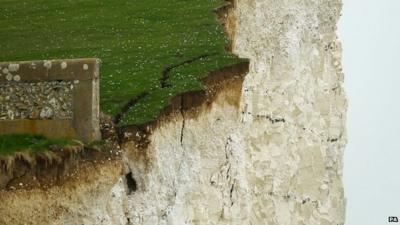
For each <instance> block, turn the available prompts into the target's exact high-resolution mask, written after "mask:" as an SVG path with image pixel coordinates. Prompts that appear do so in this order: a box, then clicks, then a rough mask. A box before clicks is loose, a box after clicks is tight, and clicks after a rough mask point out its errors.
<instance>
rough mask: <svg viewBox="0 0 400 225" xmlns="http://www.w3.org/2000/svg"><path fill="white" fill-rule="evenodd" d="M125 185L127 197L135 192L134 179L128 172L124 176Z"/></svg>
mask: <svg viewBox="0 0 400 225" xmlns="http://www.w3.org/2000/svg"><path fill="white" fill-rule="evenodd" d="M125 179H126V185H127V187H128V195H130V194H132V193H133V192H135V191H136V190H137V183H136V180H135V178H133V174H132V172H129V173H127V174H126V175H125Z"/></svg>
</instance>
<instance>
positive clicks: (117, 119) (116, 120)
mask: <svg viewBox="0 0 400 225" xmlns="http://www.w3.org/2000/svg"><path fill="white" fill-rule="evenodd" d="M149 94H150V92H148V91H143V92H142V93H140V94H139V95H136V96H135V97H134V98H132V99H131V100H130V101H129V102H128V103H126V104H125V105H124V106H123V107H122V109H121V111H120V112H119V113H118V114H117V115H116V116H115V118H114V123H115V124H118V123H119V122H121V119H122V117H123V116H124V114H125V113H126V112H128V110H129V109H130V108H132V107H133V106H134V105H136V104H137V103H138V102H139V101H140V100H142V99H143V98H145V97H146V96H147V95H149Z"/></svg>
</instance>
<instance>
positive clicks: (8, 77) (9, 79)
mask: <svg viewBox="0 0 400 225" xmlns="http://www.w3.org/2000/svg"><path fill="white" fill-rule="evenodd" d="M6 79H7V80H8V81H11V80H12V79H13V75H12V74H11V73H9V74H7V76H6Z"/></svg>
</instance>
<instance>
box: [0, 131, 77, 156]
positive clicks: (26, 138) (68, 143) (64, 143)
mask: <svg viewBox="0 0 400 225" xmlns="http://www.w3.org/2000/svg"><path fill="white" fill-rule="evenodd" d="M76 145H77V142H76V141H73V140H69V139H47V138H45V137H43V136H40V135H30V134H13V135H2V136H0V156H6V155H12V154H14V153H15V152H19V151H24V152H31V153H40V152H45V151H48V150H49V149H50V148H51V147H52V146H57V147H72V146H76Z"/></svg>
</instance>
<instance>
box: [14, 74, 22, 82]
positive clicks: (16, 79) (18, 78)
mask: <svg viewBox="0 0 400 225" xmlns="http://www.w3.org/2000/svg"><path fill="white" fill-rule="evenodd" d="M20 80H21V77H20V76H19V75H18V74H17V75H15V76H14V81H17V82H18V81H20Z"/></svg>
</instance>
